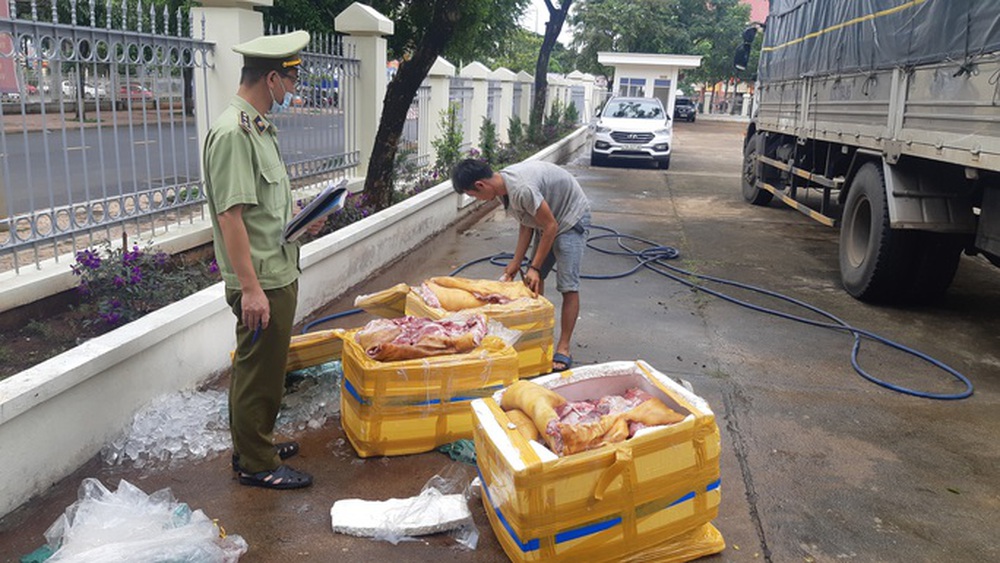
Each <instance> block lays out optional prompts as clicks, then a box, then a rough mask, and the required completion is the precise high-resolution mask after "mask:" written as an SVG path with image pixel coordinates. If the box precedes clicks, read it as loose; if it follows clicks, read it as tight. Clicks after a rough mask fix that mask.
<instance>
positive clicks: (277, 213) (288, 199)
mask: <svg viewBox="0 0 1000 563" xmlns="http://www.w3.org/2000/svg"><path fill="white" fill-rule="evenodd" d="M203 158H204V169H205V193H206V197H207V199H208V209H209V211H210V212H211V214H212V215H211V216H212V233H213V236H214V240H215V257H216V261H217V262H218V264H219V270H220V271H221V272H222V279H223V281H225V282H226V287H227V288H230V289H236V290H239V289H241V288H240V282H239V279H238V278H237V277H236V273H235V272H234V271H233V266H232V263H231V262H230V260H229V255H228V254H227V253H226V245H225V242H224V241H223V238H222V230H221V229H220V228H219V221H218V219H217V217H218V215H219V213H222V212H224V211H226V210H228V209H229V208H231V207H233V206H234V205H243V206H244V207H243V223H244V225H246V230H247V235H248V237H249V239H250V258H251V260H252V262H253V267H254V270H255V271H256V273H257V279H258V280H259V282H260V286H261V288H262V289H265V290H267V289H277V288H279V287H284V286H286V285H288V284H290V283H292V282H293V281H295V280H296V279H298V277H299V273H300V270H299V243H298V242H291V243H285V242H284V241H283V239H282V231H283V230H284V228H285V224H287V223H288V221H289V220H290V219H291V217H292V193H291V184H290V183H289V180H288V172H287V171H286V169H285V163H284V161H283V160H282V158H281V153H280V151H279V150H278V137H277V129H276V128H275V127H274V124H272V123H271V122H270V121H268V120H267V119H266V118H265V117H264V116H263V115H261V114H260V113H259V112H258V111H257V110H256V109H254V107H253V106H252V105H250V103H249V102H247V101H246V100H244V99H243V98H240V97H239V96H234V97H233V99H232V101H231V102H230V103H229V107H227V108H226V110H225V111H223V112H222V115H220V116H219V118H218V119H216V120H215V123H213V124H212V127H211V129H209V131H208V136H207V137H206V139H205V150H204V157H203Z"/></svg>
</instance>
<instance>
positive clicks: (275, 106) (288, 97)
mask: <svg viewBox="0 0 1000 563" xmlns="http://www.w3.org/2000/svg"><path fill="white" fill-rule="evenodd" d="M281 89H282V90H285V85H284V84H282V85H281ZM291 105H292V93H291V92H289V91H287V90H285V96H284V97H283V98H282V99H281V103H278V100H276V99H274V92H271V111H270V113H281V112H283V111H285V110H286V109H288V108H289V107H291Z"/></svg>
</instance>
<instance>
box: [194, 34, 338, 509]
mask: <svg viewBox="0 0 1000 563" xmlns="http://www.w3.org/2000/svg"><path fill="white" fill-rule="evenodd" d="M308 42H309V33H307V32H305V31H295V32H292V33H286V34H283V35H272V36H264V37H259V38H257V39H254V40H253V41H248V42H246V43H242V44H240V45H236V46H234V47H233V50H234V51H236V52H237V53H240V54H241V55H243V70H242V73H241V75H240V84H239V89H238V90H237V92H236V95H235V96H234V97H233V99H232V101H231V102H230V103H229V107H228V108H226V110H225V111H223V112H222V115H220V116H219V118H218V119H217V120H216V121H215V123H213V124H212V127H211V129H210V130H209V132H208V136H207V137H206V139H205V150H204V159H205V161H204V165H205V192H206V196H207V199H208V207H209V210H210V212H211V217H212V231H213V235H214V239H215V256H216V261H217V262H218V264H219V269H220V270H221V272H222V279H223V281H224V282H225V285H226V301H227V302H228V303H229V305H230V307H232V310H233V313H234V314H235V315H236V318H237V323H236V341H237V344H236V355H235V358H234V359H233V371H232V381H231V383H230V386H229V425H230V431H231V433H232V438H233V469H234V471H237V472H238V473H239V482H240V483H241V484H244V485H251V486H257V487H265V488H272V489H295V488H300V487H307V486H309V485H310V484H312V476H310V475H309V474H308V473H304V472H301V471H297V470H295V469H292V468H291V467H289V466H287V465H283V464H282V463H281V460H283V459H285V458H288V457H291V456H293V455H295V454H296V453H298V450H299V446H298V444H297V443H295V442H285V443H280V444H275V443H274V434H273V431H274V423H275V419H276V418H277V416H278V409H279V408H280V406H281V399H282V395H283V393H284V383H285V363H286V360H287V358H288V347H289V344H290V342H291V334H292V321H293V319H294V317H295V305H296V299H297V296H298V277H299V265H298V262H299V243H298V242H292V243H286V242H284V241H283V239H282V230H283V229H284V227H285V224H286V223H288V221H289V219H291V216H292V196H291V186H290V184H289V181H288V173H287V171H286V169H285V163H284V161H283V160H282V158H281V153H280V151H279V150H278V137H277V130H276V129H275V127H274V124H272V123H271V122H270V121H269V120H268V118H267V117H266V115H267V114H268V113H275V112H279V111H282V110H283V109H286V108H287V107H288V105H289V103H290V102H291V100H292V96H293V92H294V91H295V86H296V83H297V81H298V73H299V72H300V71H301V68H300V66H301V63H302V61H301V59H300V58H299V55H298V52H299V51H300V50H301V49H302V48H303V47H305V46H306V44H307V43H308ZM322 224H323V221H319V222H317V223H314V224H313V225H312V226H311V228H310V232H312V233H313V234H316V233H317V232H318V231H319V229H320V228H321V227H322Z"/></svg>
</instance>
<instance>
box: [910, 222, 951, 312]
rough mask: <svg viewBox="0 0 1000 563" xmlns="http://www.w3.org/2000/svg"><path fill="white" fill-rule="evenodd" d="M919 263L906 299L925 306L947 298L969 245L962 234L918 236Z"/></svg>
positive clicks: (927, 234)
mask: <svg viewBox="0 0 1000 563" xmlns="http://www.w3.org/2000/svg"><path fill="white" fill-rule="evenodd" d="M918 238H919V242H918V246H919V250H918V254H917V262H916V267H915V270H914V274H913V278H912V279H911V283H910V288H909V291H908V292H907V295H906V299H907V300H908V301H911V302H916V303H925V302H928V301H934V300H935V299H938V298H940V297H941V296H942V295H944V292H945V291H946V290H947V289H948V286H950V285H951V281H952V280H953V279H954V278H955V272H956V271H957V270H958V263H959V261H960V260H961V259H962V248H964V246H965V243H964V240H963V239H962V237H961V236H960V235H952V234H946V233H930V232H926V231H925V232H921V233H918Z"/></svg>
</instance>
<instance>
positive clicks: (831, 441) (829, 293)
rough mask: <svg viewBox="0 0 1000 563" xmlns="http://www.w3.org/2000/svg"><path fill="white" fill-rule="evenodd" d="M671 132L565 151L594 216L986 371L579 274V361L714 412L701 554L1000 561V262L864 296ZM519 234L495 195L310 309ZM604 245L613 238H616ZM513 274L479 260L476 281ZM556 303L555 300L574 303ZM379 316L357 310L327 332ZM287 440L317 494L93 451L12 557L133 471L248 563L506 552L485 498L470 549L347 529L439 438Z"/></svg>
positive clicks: (813, 235)
mask: <svg viewBox="0 0 1000 563" xmlns="http://www.w3.org/2000/svg"><path fill="white" fill-rule="evenodd" d="M675 135H676V149H675V151H676V152H675V153H674V155H673V158H672V162H671V169H670V170H669V171H665V172H664V171H657V170H655V169H652V168H651V167H645V166H636V167H631V168H592V167H590V166H589V162H588V159H587V156H586V154H585V153H584V154H580V155H578V156H577V157H575V158H574V159H573V160H572V161H571V162H570V163H568V164H567V168H568V169H569V170H570V171H571V172H572V173H573V174H574V175H575V176H577V178H578V179H579V180H580V182H581V184H582V185H583V186H584V188H585V190H586V191H587V193H588V195H589V196H590V197H591V199H592V203H593V219H594V223H595V224H601V225H608V226H612V227H614V228H615V229H618V230H619V231H621V232H623V233H628V234H632V235H635V236H638V237H643V238H646V239H649V240H654V241H658V242H660V243H661V244H667V245H671V246H675V247H677V248H678V249H679V250H680V252H681V257H680V259H679V260H678V261H676V265H678V266H681V267H684V268H687V269H689V270H693V271H697V272H701V273H707V274H712V275H717V276H721V277H725V278H730V279H737V280H741V281H746V282H749V283H755V284H758V285H761V286H764V287H767V288H769V289H773V290H776V291H780V292H782V293H785V294H788V295H790V296H793V297H796V298H799V299H803V300H805V301H807V302H810V303H813V304H815V305H818V306H821V307H823V308H825V309H827V310H829V311H831V312H833V313H834V314H836V315H838V316H840V317H841V318H844V319H845V320H847V321H849V322H851V323H854V324H857V325H858V326H860V327H862V328H867V329H872V330H876V331H878V332H881V333H884V334H885V335H886V336H890V337H892V338H894V339H895V340H897V341H899V342H901V343H903V344H906V345H908V346H912V347H915V348H917V349H920V350H922V351H924V352H927V353H929V354H931V355H933V356H934V357H936V358H938V359H939V360H941V361H944V362H946V363H948V364H950V365H952V366H953V367H955V368H958V369H959V370H960V371H962V372H963V373H965V374H967V375H968V376H969V377H970V378H971V379H972V380H973V383H974V384H975V385H976V393H975V395H973V397H972V398H970V399H967V400H964V401H951V402H941V401H928V400H926V399H918V398H915V397H908V396H905V395H901V394H898V393H893V392H891V391H888V390H886V389H883V388H881V387H878V386H875V385H873V384H871V383H869V382H867V381H865V380H863V379H862V378H860V377H859V376H857V375H856V374H855V373H854V372H853V371H852V369H851V367H850V349H851V339H850V337H849V336H846V335H844V334H841V333H836V332H830V331H823V330H820V329H817V328H811V327H804V326H802V325H797V324H791V323H788V322H786V321H781V320H777V319H773V318H771V317H766V316H762V315H760V314H758V313H754V312H751V311H749V310H746V309H742V308H738V307H736V306H734V305H731V304H729V303H726V302H723V301H720V300H716V299H712V298H710V297H709V296H707V295H706V294H704V293H699V292H694V291H692V290H690V289H688V288H686V287H685V286H683V285H681V284H678V283H676V282H673V281H670V280H667V279H666V278H663V277H661V276H658V275H655V274H653V273H652V272H648V271H640V272H639V273H637V274H635V275H632V276H630V277H627V278H624V279H619V280H614V281H607V280H585V281H584V284H583V287H582V289H581V301H582V311H581V318H580V320H579V322H578V324H577V332H576V335H575V338H574V348H573V356H574V359H575V361H576V362H577V363H578V364H593V363H602V362H606V361H612V360H630V359H635V358H641V359H644V360H646V361H648V362H649V363H650V364H652V365H653V366H654V367H656V368H657V369H659V370H660V371H662V372H664V373H666V374H668V375H671V376H673V377H676V378H682V379H684V380H687V381H689V382H690V383H691V384H692V386H693V387H694V390H695V392H696V393H698V394H699V395H701V396H702V397H704V398H705V399H706V400H707V401H708V403H709V404H710V405H711V407H712V408H713V409H714V411H715V413H716V416H717V421H718V424H719V427H720V430H721V432H722V450H723V453H722V456H721V473H722V505H721V507H720V513H719V517H718V518H717V519H716V520H715V525H716V526H717V527H718V528H719V530H720V531H721V532H722V534H723V536H724V538H725V539H726V543H727V549H726V550H725V551H724V552H723V553H721V554H719V555H716V556H712V557H709V558H706V559H704V561H709V562H722V561H734V562H743V561H747V562H758V561H776V562H785V561H788V562H791V561H798V562H801V561H820V562H826V561H830V562H833V561H838V562H839V561H845V560H847V561H864V562H867V561H888V562H895V561H899V562H904V561H905V562H916V561H919V562H923V561H927V562H931V561H949V562H960V563H964V562H969V563H972V562H982V561H996V560H1000V539H998V536H997V534H996V516H997V506H1000V496H998V494H997V488H996V483H997V482H998V479H1000V469H998V468H1000V444H998V443H997V440H996V436H997V435H1000V418H998V417H997V416H996V413H997V412H998V407H1000V358H998V355H997V352H996V335H997V334H1000V283H998V277H997V272H996V271H995V269H993V268H990V267H987V266H985V265H983V263H982V262H980V261H978V260H972V259H968V258H963V263H962V265H961V267H960V270H959V274H958V277H957V278H956V281H955V284H954V286H953V288H952V290H951V291H950V293H949V296H948V298H947V299H946V300H945V301H944V302H942V303H939V304H935V305H933V306H928V307H923V308H918V309H912V310H903V309H892V308H880V307H872V306H868V305H864V304H861V303H859V302H857V301H855V300H853V299H851V298H850V297H849V296H847V295H846V294H845V293H844V292H843V291H842V290H841V289H840V287H839V278H838V274H837V247H836V244H837V233H836V231H835V230H833V229H827V228H825V227H822V226H820V225H818V224H815V223H812V222H810V221H809V220H808V219H806V218H804V217H803V216H802V215H800V214H798V213H796V212H795V211H792V210H789V209H787V208H784V207H780V206H778V205H773V206H771V207H753V206H749V205H748V204H746V203H745V202H744V201H743V200H742V197H741V195H740V190H739V178H740V170H741V157H740V154H741V144H740V140H741V136H742V127H741V126H740V125H739V124H737V123H721V122H709V121H706V122H702V121H697V122H695V123H690V124H686V123H682V124H677V126H676V131H675ZM592 234H597V233H592ZM516 236H517V226H516V224H515V223H514V222H513V221H512V220H510V219H506V218H505V217H504V216H503V214H502V213H498V212H496V211H491V212H489V213H487V214H485V215H484V216H482V217H479V218H476V219H475V220H474V221H471V222H469V223H468V224H464V225H458V226H456V227H455V228H453V229H450V230H448V231H446V232H444V233H442V234H441V235H439V236H437V237H436V238H435V239H434V240H433V242H432V243H430V244H427V245H426V246H425V247H423V248H421V249H419V250H417V251H415V252H413V253H412V254H410V255H409V256H407V257H406V258H405V259H404V260H402V261H400V262H398V263H396V264H395V265H393V266H391V267H389V268H387V269H386V270H385V271H382V272H375V273H373V277H372V278H371V279H370V280H368V281H367V282H365V283H364V284H362V285H361V286H360V287H356V288H354V289H353V290H352V291H350V292H349V294H348V295H347V296H345V297H344V298H343V299H341V300H340V301H337V302H334V303H330V304H329V306H328V307H327V308H326V309H325V310H323V311H321V312H318V313H317V314H316V315H315V317H314V318H316V317H319V316H320V315H323V314H328V313H333V312H339V311H344V310H347V309H349V308H351V307H352V306H353V299H354V297H355V296H356V295H359V294H365V293H371V292H374V291H377V290H381V289H385V288H387V287H390V286H391V285H393V284H395V283H398V282H407V283H417V282H420V281H422V280H424V279H426V278H427V277H431V276H436V275H443V274H447V273H449V272H451V271H452V270H454V269H455V268H456V267H458V266H460V265H462V264H464V263H466V262H468V261H471V260H473V259H476V258H480V257H483V256H487V255H491V254H494V253H497V252H501V251H509V250H511V249H512V248H513V245H514V242H515V240H516ZM601 246H602V247H603V248H613V247H614V245H613V242H612V241H606V244H602V245H601ZM633 265H634V261H633V260H632V259H629V258H623V257H618V256H610V255H606V254H601V253H597V252H591V251H588V253H587V255H586V257H585V259H584V265H583V270H584V273H586V274H611V273H617V272H622V271H624V270H627V269H629V268H631V267H632V266H633ZM498 273H499V272H498V270H497V269H496V268H495V267H493V266H489V265H487V264H480V265H477V266H475V267H473V268H472V269H470V270H468V271H466V272H464V274H463V275H467V276H469V277H483V278H495V277H496V276H497V275H498ZM550 297H551V298H552V299H553V301H554V302H555V303H556V304H557V305H558V303H559V298H558V297H557V296H554V295H550ZM740 297H742V298H746V299H750V300H759V299H760V298H757V297H754V296H752V295H750V294H741V295H740ZM764 304H766V305H769V306H775V304H774V303H773V302H766V301H765V303H764ZM557 311H558V307H557ZM367 320H368V317H367V316H364V315H355V316H352V317H346V318H343V319H340V320H337V321H334V322H331V323H329V324H326V325H324V326H323V328H332V327H335V326H342V327H354V326H358V325H361V324H363V323H365V322H366V321H367ZM557 326H558V324H557ZM220 353H225V351H220ZM862 362H863V363H864V365H865V366H866V367H867V368H868V369H870V370H872V371H873V372H875V373H876V374H878V375H880V376H883V377H887V378H889V379H891V380H892V381H894V382H896V383H899V384H902V385H907V386H912V387H917V388H921V389H926V390H934V391H955V390H956V388H955V387H956V385H955V384H954V383H953V382H952V381H950V380H949V379H948V378H946V377H942V376H941V374H940V373H938V372H934V371H932V370H929V369H928V368H927V367H926V365H925V364H923V363H921V362H917V361H914V360H912V359H911V358H909V357H904V356H901V355H899V354H896V353H894V352H888V351H886V350H885V349H882V348H879V347H876V346H874V345H872V344H870V343H866V344H865V345H864V348H863V352H862ZM164 369H170V367H168V366H165V367H164ZM220 384H222V383H221V382H220ZM109 399H113V398H109ZM94 408H100V406H99V405H94ZM85 422H86V421H81V423H85ZM293 437H294V438H295V439H297V440H299V441H300V442H301V443H302V452H301V454H300V455H299V456H298V457H297V458H295V459H294V460H292V465H293V466H295V467H297V468H300V469H304V470H306V471H309V472H311V473H313V474H314V475H315V477H316V484H315V485H314V486H313V487H312V488H309V489H305V490H301V491H290V492H276V491H268V490H262V489H254V488H248V487H242V486H240V485H238V484H237V482H236V481H235V480H233V479H231V477H230V471H229V468H228V466H229V457H228V455H222V456H218V457H215V458H212V459H207V460H204V461H202V462H198V463H191V464H187V465H184V466H182V467H179V468H177V469H176V470H173V471H142V470H137V469H133V468H130V469H120V468H108V467H104V466H102V465H101V463H100V462H99V461H98V460H93V461H92V462H91V463H89V464H88V465H86V466H85V467H82V468H81V469H80V470H79V471H78V472H77V473H76V474H75V475H73V476H71V477H69V478H67V479H65V480H63V481H61V482H59V483H55V484H53V486H52V488H51V490H50V491H49V492H48V493H47V494H45V495H44V496H43V497H42V498H39V499H36V500H34V501H32V502H30V503H28V504H27V505H26V506H24V507H23V508H22V509H19V510H18V511H16V512H14V513H12V514H11V515H9V516H8V517H6V518H4V519H3V520H2V521H0V546H2V547H0V551H2V552H3V557H0V561H17V558H18V557H19V556H21V555H24V554H26V553H28V552H30V551H32V550H34V549H35V548H37V547H38V546H40V545H41V544H42V543H43V542H44V538H43V536H42V534H43V533H44V531H45V529H46V528H47V527H48V526H49V525H50V524H51V523H52V522H53V521H54V520H55V519H56V518H57V517H58V516H59V515H60V514H62V513H63V511H64V510H65V508H66V507H67V506H68V505H69V504H71V503H72V502H73V501H74V500H75V499H76V489H77V487H78V486H79V484H80V482H81V480H82V479H83V478H85V477H98V478H100V479H101V480H102V481H103V482H104V483H105V484H106V485H109V486H112V487H113V486H116V485H117V482H118V480H119V479H126V480H128V481H130V482H132V483H133V484H136V485H137V486H139V487H141V488H142V489H143V490H145V491H146V492H153V491H155V490H157V489H160V488H163V487H170V489H171V490H172V491H173V493H174V494H175V495H176V497H177V498H178V499H179V500H181V501H184V502H187V503H188V504H190V505H191V507H192V508H194V509H202V510H204V511H205V513H206V514H207V515H208V516H209V517H211V518H218V519H219V521H220V523H221V524H222V525H224V526H225V528H226V530H227V531H229V532H231V533H236V534H240V535H241V536H243V537H244V538H245V539H246V540H247V541H248V542H249V544H250V546H251V547H250V551H249V553H248V554H247V555H246V556H245V557H244V558H243V559H242V561H246V562H251V563H252V562H272V561H274V562H276V561H289V560H296V561H318V562H325V561H359V562H361V561H477V562H480V561H482V562H494V561H497V562H499V561H506V560H507V557H506V555H505V554H504V553H503V551H502V549H501V548H500V545H499V544H498V542H497V540H496V538H495V535H494V534H493V532H492V530H491V528H490V526H489V524H488V522H487V520H486V516H485V513H484V511H483V508H482V505H481V503H480V501H479V499H475V501H474V502H473V504H472V510H473V517H474V519H475V521H476V524H477V526H478V529H479V532H480V540H479V545H478V547H477V549H476V550H475V551H473V552H468V551H459V550H456V549H455V548H454V544H453V542H452V541H451V540H450V539H449V538H447V537H439V536H431V537H427V538H425V539H424V540H421V541H419V542H412V543H407V544H399V545H392V544H389V543H386V542H378V541H373V540H368V539H359V538H353V537H348V536H342V535H337V534H333V533H332V532H331V530H330V517H329V509H330V506H331V505H332V503H333V502H334V501H336V500H338V499H343V498H364V499H386V498H390V497H397V498H402V497H410V496H414V495H416V494H418V493H419V491H420V488H421V487H422V486H423V485H424V483H426V482H427V480H428V479H429V478H430V477H432V476H433V475H435V474H438V473H440V472H441V471H442V469H443V468H444V467H446V466H449V465H455V464H456V463H458V462H452V461H451V460H450V459H449V458H448V457H447V456H445V455H443V454H440V453H436V452H432V453H425V454H419V455H410V456H400V457H391V458H374V459H359V458H357V457H356V456H355V454H354V452H353V450H352V449H351V447H350V445H349V444H347V443H346V442H345V440H344V433H343V431H342V429H341V428H340V425H339V421H336V420H334V421H329V422H327V424H326V425H324V426H323V427H322V428H320V429H318V430H305V431H303V432H301V433H298V434H296V435H295V436H293ZM466 468H467V470H468V471H469V472H470V475H471V473H472V470H471V467H468V466H466Z"/></svg>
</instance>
